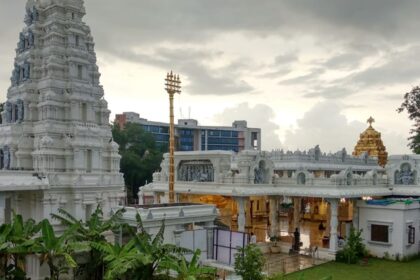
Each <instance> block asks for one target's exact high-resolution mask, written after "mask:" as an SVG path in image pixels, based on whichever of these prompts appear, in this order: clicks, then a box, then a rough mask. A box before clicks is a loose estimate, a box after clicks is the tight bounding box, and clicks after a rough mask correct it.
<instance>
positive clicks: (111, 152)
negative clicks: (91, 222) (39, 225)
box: [0, 0, 124, 222]
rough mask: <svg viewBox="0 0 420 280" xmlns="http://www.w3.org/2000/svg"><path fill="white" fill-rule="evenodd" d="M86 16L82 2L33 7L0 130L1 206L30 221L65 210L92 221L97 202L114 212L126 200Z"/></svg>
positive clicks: (38, 2) (49, 0)
mask: <svg viewBox="0 0 420 280" xmlns="http://www.w3.org/2000/svg"><path fill="white" fill-rule="evenodd" d="M84 16H85V8H84V1H83V0H28V1H27V4H26V16H25V20H24V22H25V24H26V25H25V26H24V28H23V30H22V32H21V33H20V34H19V35H18V43H17V47H16V56H15V60H14V64H13V65H12V67H11V68H12V73H11V84H10V87H9V89H8V91H7V100H6V102H5V103H4V106H2V112H1V124H0V155H1V167H2V170H1V171H0V200H3V203H1V202H2V201H0V205H5V204H4V200H6V199H10V201H11V206H12V208H13V209H14V210H16V212H18V213H21V214H22V215H23V216H24V218H30V217H31V218H34V219H35V220H41V219H44V218H50V213H51V212H55V211H57V209H58V207H64V208H66V209H67V210H68V211H70V213H72V214H73V215H74V216H75V217H76V218H77V219H86V218H88V217H89V215H90V213H91V212H92V209H93V210H94V209H95V208H96V206H97V205H98V204H101V205H102V207H103V209H104V213H108V212H109V211H110V209H111V207H114V206H116V205H118V204H119V203H120V201H121V200H122V198H123V197H124V191H123V190H124V189H123V186H124V182H123V177H122V174H121V173H119V163H120V155H119V154H118V145H117V144H116V143H115V142H114V141H113V140H112V134H111V127H110V125H109V115H110V111H109V110H108V104H107V102H106V101H105V100H104V90H103V88H102V86H101V85H100V83H99V77H100V73H99V70H98V66H97V65H96V54H95V51H94V42H93V37H92V35H91V32H90V28H89V27H88V26H87V25H86V24H85V23H84V22H83V17H84ZM10 178H14V179H13V180H10ZM6 190H7V191H8V192H7V193H6ZM15 196H19V197H20V198H19V199H14V197H15ZM31 197H32V198H33V197H37V199H35V200H33V199H32V198H31ZM51 197H54V198H56V199H55V200H51V199H50V198H51ZM54 201H60V203H55V202H54ZM0 208H1V206H0ZM35 209H36V211H35ZM0 210H2V209H0ZM0 213H2V212H1V211H0ZM8 214H9V215H10V213H8ZM8 214H7V213H6V215H8ZM1 220H4V216H3V215H2V214H0V222H1Z"/></svg>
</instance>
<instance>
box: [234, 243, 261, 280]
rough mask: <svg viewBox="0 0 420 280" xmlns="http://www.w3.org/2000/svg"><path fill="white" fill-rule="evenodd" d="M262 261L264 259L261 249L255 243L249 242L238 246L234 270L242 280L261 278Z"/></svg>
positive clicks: (259, 279) (258, 279) (257, 279)
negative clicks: (243, 246) (240, 246)
mask: <svg viewBox="0 0 420 280" xmlns="http://www.w3.org/2000/svg"><path fill="white" fill-rule="evenodd" d="M264 263H265V259H264V256H263V254H262V253H261V250H260V249H259V248H258V247H257V246H256V245H255V244H250V245H248V246H246V247H245V248H240V249H239V250H238V253H236V255H235V272H236V274H238V275H239V276H241V277H242V279H243V280H263V279H264V275H263V273H262V270H263V267H264Z"/></svg>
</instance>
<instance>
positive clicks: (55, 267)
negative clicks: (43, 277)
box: [33, 219, 90, 280]
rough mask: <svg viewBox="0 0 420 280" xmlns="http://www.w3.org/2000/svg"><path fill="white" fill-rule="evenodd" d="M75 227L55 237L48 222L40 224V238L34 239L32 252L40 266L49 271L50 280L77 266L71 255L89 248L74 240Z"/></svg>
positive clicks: (55, 279)
mask: <svg viewBox="0 0 420 280" xmlns="http://www.w3.org/2000/svg"><path fill="white" fill-rule="evenodd" d="M75 232H76V227H75V226H73V227H69V228H68V229H67V230H66V231H64V233H63V234H62V235H61V236H57V235H56V234H55V232H54V229H53V227H52V225H51V223H50V221H49V220H47V219H45V220H43V221H42V222H41V236H40V237H38V238H36V239H35V241H36V242H35V244H34V245H33V251H34V252H35V253H37V254H38V255H39V258H40V261H41V265H42V264H44V263H46V264H47V265H48V267H49V269H50V280H58V279H59V277H60V274H62V273H67V272H68V270H69V269H70V268H75V267H76V266H77V263H76V261H75V260H74V258H73V256H72V254H73V253H74V252H77V251H83V250H85V251H87V250H89V249H90V248H89V246H87V245H86V244H85V243H82V242H77V241H75V240H74V236H75Z"/></svg>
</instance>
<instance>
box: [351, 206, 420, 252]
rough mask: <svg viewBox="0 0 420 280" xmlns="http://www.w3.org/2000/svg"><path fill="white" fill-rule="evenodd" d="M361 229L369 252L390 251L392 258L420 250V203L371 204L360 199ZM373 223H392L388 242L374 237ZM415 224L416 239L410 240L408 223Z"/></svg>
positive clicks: (389, 224)
mask: <svg viewBox="0 0 420 280" xmlns="http://www.w3.org/2000/svg"><path fill="white" fill-rule="evenodd" d="M357 205H358V207H359V229H362V230H363V232H362V237H363V239H364V242H365V244H366V246H367V249H368V250H369V252H370V253H371V254H372V255H374V256H377V257H384V256H385V255H386V254H387V253H388V254H389V256H390V257H391V258H394V259H395V258H402V257H404V256H410V255H414V254H418V253H419V243H420V232H419V230H420V211H419V210H420V204H419V203H418V202H413V203H412V204H410V205H405V204H404V203H401V202H398V203H395V204H391V205H388V206H378V205H368V204H366V202H364V201H359V202H358V204H357ZM371 224H381V225H388V226H389V230H388V232H389V242H388V243H387V244H385V243H380V242H374V241H371V226H370V225H371ZM409 225H411V226H413V227H414V228H415V242H414V244H408V227H409Z"/></svg>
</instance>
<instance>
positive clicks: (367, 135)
mask: <svg viewBox="0 0 420 280" xmlns="http://www.w3.org/2000/svg"><path fill="white" fill-rule="evenodd" d="M374 121H375V120H374V119H373V118H372V117H370V118H369V119H368V120H367V122H368V123H369V127H368V128H367V129H366V130H365V131H363V132H362V133H361V134H360V139H359V141H357V144H356V146H355V147H354V151H353V155H355V156H359V155H362V154H363V153H365V152H367V153H368V155H369V156H374V157H377V158H378V164H379V165H380V166H385V164H386V163H387V161H388V153H387V151H386V147H385V146H384V144H383V142H382V139H381V133H380V132H378V131H376V130H375V129H374V128H373V127H372V123H373V122H374Z"/></svg>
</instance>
